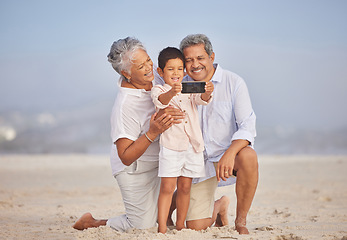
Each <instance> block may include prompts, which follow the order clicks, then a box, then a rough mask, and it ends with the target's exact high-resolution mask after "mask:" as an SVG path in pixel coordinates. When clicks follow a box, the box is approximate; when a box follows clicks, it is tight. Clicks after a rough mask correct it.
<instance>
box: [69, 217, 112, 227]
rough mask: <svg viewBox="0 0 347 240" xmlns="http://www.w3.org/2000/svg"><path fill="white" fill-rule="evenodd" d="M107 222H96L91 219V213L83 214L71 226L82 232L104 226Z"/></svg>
mask: <svg viewBox="0 0 347 240" xmlns="http://www.w3.org/2000/svg"><path fill="white" fill-rule="evenodd" d="M106 222H107V220H96V219H95V218H93V216H92V214H91V213H85V214H83V215H82V217H80V219H78V220H77V221H76V222H75V224H74V225H73V226H72V227H73V228H74V229H77V230H84V229H87V228H91V227H99V226H101V225H106Z"/></svg>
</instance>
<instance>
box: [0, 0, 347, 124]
mask: <svg viewBox="0 0 347 240" xmlns="http://www.w3.org/2000/svg"><path fill="white" fill-rule="evenodd" d="M346 11H347V1H343V0H293V1H284V0H264V1H258V0H243V1H235V0H217V1H205V0H201V1H182V0H177V1H162V0H157V1H127V0H124V1H123V0H119V1H116V0H113V1H111V0H108V1H107V0H98V1H96V0H94V1H92V0H73V1H71V0H59V1H58V0H56V1H53V0H31V1H27V0H1V1H0V33H1V34H0V116H1V114H2V113H4V112H8V111H21V112H24V113H26V112H32V111H36V112H54V111H61V110H73V109H77V108H82V107H86V106H88V105H90V104H94V103H97V102H109V106H112V103H113V99H114V97H115V94H116V92H117V85H116V82H117V79H118V75H117V74H116V72H115V71H114V70H113V69H112V68H111V66H110V64H109V63H108V62H107V58H106V56H107V54H108V52H109V49H110V46H111V45H112V43H113V41H116V40H118V39H120V38H125V37H127V36H132V37H136V38H138V39H139V40H141V41H142V42H143V43H144V45H145V46H146V48H147V50H148V53H149V55H150V56H151V58H152V59H153V61H154V63H156V62H157V55H158V53H159V51H160V50H161V49H163V48H165V47H167V46H174V47H178V46H179V42H180V41H181V40H182V39H183V38H184V37H185V36H186V35H188V34H192V33H204V34H206V35H207V36H208V37H209V38H210V40H211V42H212V44H213V47H214V52H215V54H216V59H215V62H217V63H218V64H220V65H221V66H222V67H223V68H224V69H228V70H230V71H232V72H235V73H237V74H238V75H240V76H241V77H242V78H243V79H244V80H245V81H246V84H247V86H248V89H249V92H250V96H251V100H252V104H253V108H254V110H255V113H256V115H257V125H260V126H278V127H281V128H285V129H286V128H288V129H291V128H296V129H318V130H319V129H321V130H338V129H346V128H347V111H346V110H347V107H346V103H347V94H346V92H347V68H346V66H347V24H346V23H347V14H346Z"/></svg>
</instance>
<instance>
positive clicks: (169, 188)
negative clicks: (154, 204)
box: [160, 183, 176, 194]
mask: <svg viewBox="0 0 347 240" xmlns="http://www.w3.org/2000/svg"><path fill="white" fill-rule="evenodd" d="M175 188H176V186H175V184H172V183H162V184H161V186H160V193H162V194H173V192H174V191H175Z"/></svg>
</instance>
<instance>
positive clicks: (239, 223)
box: [235, 218, 249, 234]
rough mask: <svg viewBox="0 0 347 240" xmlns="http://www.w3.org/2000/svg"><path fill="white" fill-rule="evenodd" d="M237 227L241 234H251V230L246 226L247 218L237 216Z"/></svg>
mask: <svg viewBox="0 0 347 240" xmlns="http://www.w3.org/2000/svg"><path fill="white" fill-rule="evenodd" d="M235 229H236V231H238V233H239V234H249V231H248V229H247V227H246V219H244V218H237V219H236V220H235Z"/></svg>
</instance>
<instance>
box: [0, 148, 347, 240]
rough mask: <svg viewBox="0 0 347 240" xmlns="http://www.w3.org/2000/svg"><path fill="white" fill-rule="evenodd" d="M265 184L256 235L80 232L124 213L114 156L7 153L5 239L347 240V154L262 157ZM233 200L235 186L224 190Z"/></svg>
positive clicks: (1, 228)
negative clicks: (84, 220) (87, 217)
mask: <svg viewBox="0 0 347 240" xmlns="http://www.w3.org/2000/svg"><path fill="white" fill-rule="evenodd" d="M259 163H260V169H259V170H260V180H259V186H258V190H257V193H256V196H255V199H254V202H253V205H252V208H251V210H250V213H249V216H248V228H249V230H250V235H248V236H243V235H239V234H238V233H237V232H235V230H234V226H233V225H232V224H231V225H230V226H225V227H222V228H217V227H212V228H209V229H207V230H205V231H193V230H182V231H180V232H177V231H176V230H170V231H169V232H168V233H167V234H166V235H164V234H158V233H156V229H155V228H152V229H148V230H136V229H132V230H129V231H128V232H126V233H118V232H116V231H114V230H112V229H110V228H108V227H99V228H93V229H88V230H84V231H78V230H75V229H73V228H72V227H71V226H72V224H73V223H74V222H75V221H76V220H77V219H78V218H79V217H80V216H81V215H82V214H83V213H85V212H88V211H89V212H91V213H92V214H93V215H94V216H95V217H96V218H107V217H111V216H116V215H119V214H122V213H124V208H123V204H122V199H121V195H120V192H119V189H118V186H117V184H116V181H115V180H114V179H113V177H112V176H111V170H110V166H109V158H108V156H100V155H98V156H93V155H10V156H0V239H282V240H284V239H347V187H346V184H347V156H259ZM222 195H227V196H229V197H230V199H231V204H230V208H229V214H228V217H229V221H230V223H232V222H233V221H234V218H235V204H236V201H235V193H234V186H228V187H222V188H219V189H218V192H217V197H219V196H222Z"/></svg>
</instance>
